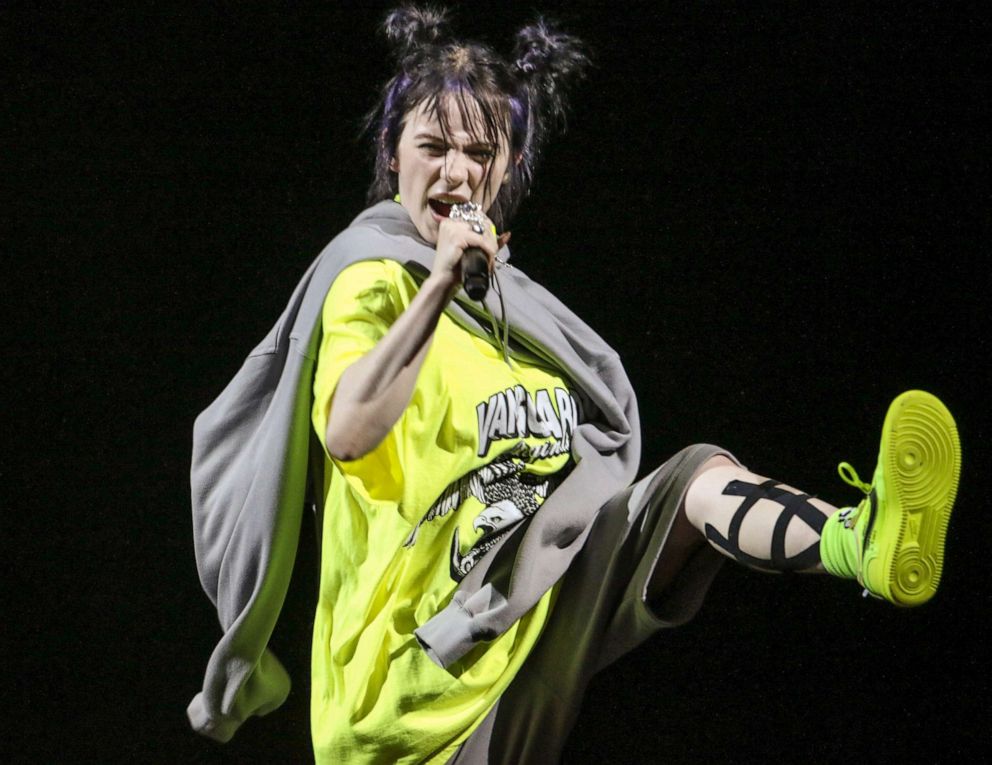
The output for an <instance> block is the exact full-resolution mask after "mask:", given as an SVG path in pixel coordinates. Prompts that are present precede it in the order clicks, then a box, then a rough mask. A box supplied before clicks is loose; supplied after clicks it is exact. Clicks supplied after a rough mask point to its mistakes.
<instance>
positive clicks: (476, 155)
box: [468, 149, 496, 165]
mask: <svg viewBox="0 0 992 765" xmlns="http://www.w3.org/2000/svg"><path fill="white" fill-rule="evenodd" d="M468 155H469V156H470V157H471V158H472V159H474V160H475V161H476V162H478V163H479V164H481V165H484V164H486V163H487V162H489V161H491V160H492V159H493V157H495V156H496V153H495V152H494V151H491V150H489V149H473V150H472V151H470V152H468Z"/></svg>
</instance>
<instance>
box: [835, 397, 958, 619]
mask: <svg viewBox="0 0 992 765" xmlns="http://www.w3.org/2000/svg"><path fill="white" fill-rule="evenodd" d="M837 470H838V472H839V473H840V476H841V478H842V479H843V480H844V482H845V483H847V484H849V485H851V486H855V487H857V488H859V489H861V490H862V491H863V492H864V493H865V495H866V496H865V498H864V499H863V500H862V501H861V503H860V504H859V505H858V506H857V507H856V508H853V507H849V508H844V509H843V510H841V511H839V512H837V513H834V514H833V515H832V516H830V518H828V519H827V522H826V525H825V526H824V528H823V533H822V536H821V539H820V559H821V561H822V562H823V567H824V568H825V569H826V570H827V571H829V572H830V573H831V574H834V575H836V576H842V577H847V578H852V579H855V578H856V579H857V580H858V582H859V583H860V584H861V585H862V587H864V588H865V594H866V595H868V594H871V595H874V596H875V597H878V598H884V599H885V600H888V601H890V602H892V603H895V604H896V605H897V606H918V605H922V604H923V603H926V602H927V601H928V600H930V598H932V597H933V596H934V593H936V592H937V585H938V584H939V583H940V574H941V570H942V569H943V564H944V537H945V535H946V533H947V523H948V521H949V520H950V517H951V510H952V508H953V507H954V497H955V495H956V494H957V490H958V476H959V474H960V472H961V444H960V442H959V441H958V431H957V427H956V426H955V424H954V418H953V417H951V413H950V412H949V411H948V410H947V407H946V406H944V405H943V403H941V401H940V400H939V399H938V398H936V397H935V396H933V395H931V394H929V393H925V392H923V391H921V390H911V391H907V392H906V393H903V394H902V395H900V396H899V397H897V398H896V400H895V401H893V402H892V405H891V406H890V407H889V412H888V414H887V415H886V416H885V424H884V425H883V426H882V444H881V447H880V448H879V452H878V466H877V467H876V468H875V475H874V478H873V479H872V483H871V485H870V486H869V485H868V484H866V483H864V482H863V481H861V479H860V478H859V477H858V474H857V473H856V472H855V470H854V468H853V467H851V466H850V465H849V464H848V463H846V462H842V463H841V464H840V465H838V467H837Z"/></svg>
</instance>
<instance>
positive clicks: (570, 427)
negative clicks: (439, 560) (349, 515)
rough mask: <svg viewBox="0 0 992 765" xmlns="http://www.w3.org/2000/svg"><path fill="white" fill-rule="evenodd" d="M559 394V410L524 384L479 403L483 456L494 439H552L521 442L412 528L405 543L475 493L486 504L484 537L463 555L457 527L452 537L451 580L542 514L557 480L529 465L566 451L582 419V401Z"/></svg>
mask: <svg viewBox="0 0 992 765" xmlns="http://www.w3.org/2000/svg"><path fill="white" fill-rule="evenodd" d="M554 394H555V399H556V400H557V402H558V409H557V411H556V410H555V408H554V406H553V405H552V403H551V394H550V393H549V392H548V391H547V390H546V389H543V388H542V389H541V390H538V391H537V392H536V393H535V394H534V395H533V396H531V394H530V393H529V392H528V391H526V389H524V387H523V386H521V385H517V386H515V387H514V388H508V389H506V390H505V391H500V392H498V393H494V394H493V395H492V396H490V397H489V399H488V400H487V401H483V402H480V403H479V405H478V406H477V407H476V412H477V414H478V421H479V456H480V457H484V456H485V455H486V454H487V453H488V452H489V448H490V446H491V445H492V444H493V442H495V441H500V440H504V439H508V438H517V439H520V438H525V437H527V436H538V437H543V438H548V439H549V440H547V441H544V442H542V443H540V444H536V445H530V444H527V443H526V442H524V441H522V440H521V441H518V442H517V443H516V444H514V446H513V447H512V448H511V449H509V450H508V451H506V452H504V453H503V454H502V455H500V456H499V458H497V459H495V460H493V461H492V462H490V463H489V464H488V465H484V466H483V467H481V468H478V469H477V470H474V471H472V472H471V473H468V474H467V475H465V476H462V477H461V478H459V479H458V480H456V481H454V482H452V483H451V484H449V485H448V487H447V488H446V489H445V490H444V491H443V492H441V496H440V497H438V499H437V500H436V501H435V502H434V504H433V505H432V506H431V508H430V509H429V510H428V511H427V512H426V513H425V514H424V517H423V518H421V519H420V521H419V522H418V523H417V525H416V526H415V527H414V528H413V531H411V532H410V536H409V537H407V539H406V541H405V542H404V543H403V546H404V547H412V546H413V545H414V544H415V543H416V541H417V534H418V532H419V530H420V527H421V526H422V525H423V524H424V523H429V522H430V521H433V520H435V519H438V518H443V517H445V516H447V515H448V514H449V513H451V512H452V511H453V510H455V509H457V508H458V507H460V506H461V505H462V503H463V502H465V501H466V500H467V499H469V498H470V497H471V498H474V499H475V500H476V501H478V502H479V503H480V504H481V505H482V506H483V510H482V512H480V513H479V514H478V515H476V517H475V520H474V521H473V523H472V528H473V529H474V530H475V531H476V532H479V533H480V535H481V536H479V537H478V538H477V539H476V540H475V541H474V543H473V544H472V546H471V547H470V548H469V549H468V550H467V551H466V552H464V553H463V552H462V550H461V534H460V531H459V529H458V528H457V526H456V527H455V530H454V533H453V535H452V539H451V561H450V562H451V568H450V571H451V578H452V579H453V580H454V581H456V582H460V581H461V580H462V579H463V578H464V577H465V576H466V575H467V574H468V572H469V571H471V570H472V568H474V566H475V564H476V563H477V562H478V561H479V559H480V558H481V557H482V556H483V555H485V554H486V553H487V552H488V551H489V550H491V549H492V548H493V547H494V546H495V545H496V544H497V543H498V542H499V541H500V540H501V539H502V538H503V537H504V536H505V535H506V534H507V533H508V532H509V531H510V530H511V529H513V528H514V527H515V526H516V525H517V524H518V523H520V522H521V521H522V520H524V519H525V518H528V517H530V516H531V515H533V514H534V513H536V512H537V510H538V508H540V506H541V504H543V502H544V500H545V499H546V498H547V496H548V495H549V494H550V493H551V490H552V488H553V484H554V485H556V484H557V481H556V480H555V478H554V477H553V476H539V475H534V474H532V473H528V472H526V467H527V465H528V464H531V463H533V462H535V461H537V460H541V459H547V458H549V457H555V456H558V455H562V454H567V453H568V452H569V451H570V449H571V442H572V434H573V433H574V431H575V428H576V425H577V423H578V419H579V409H578V405H577V403H576V401H575V399H574V398H573V397H572V395H571V394H570V393H569V392H568V391H567V390H565V389H564V388H555V390H554Z"/></svg>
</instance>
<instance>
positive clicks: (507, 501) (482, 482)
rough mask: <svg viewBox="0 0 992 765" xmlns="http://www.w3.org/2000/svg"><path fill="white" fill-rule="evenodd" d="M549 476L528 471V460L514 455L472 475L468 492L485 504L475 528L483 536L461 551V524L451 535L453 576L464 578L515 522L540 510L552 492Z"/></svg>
mask: <svg viewBox="0 0 992 765" xmlns="http://www.w3.org/2000/svg"><path fill="white" fill-rule="evenodd" d="M549 486H550V481H549V480H548V479H547V478H543V479H542V477H540V476H535V475H532V474H530V473H525V472H524V463H522V462H520V461H519V460H514V459H512V458H509V459H504V460H497V461H496V462H493V463H490V464H489V465H486V466H485V467H483V468H480V469H479V470H477V471H475V472H474V473H472V474H471V476H469V477H468V481H467V485H466V488H467V489H468V493H469V494H470V495H471V496H473V497H475V498H476V499H477V500H478V501H479V502H481V503H482V504H483V505H484V506H485V508H484V509H483V511H482V512H481V513H479V514H478V515H477V516H476V518H475V521H474V522H473V523H472V528H474V529H475V530H477V531H481V532H482V536H481V537H479V539H478V540H477V541H476V542H475V544H473V545H472V548H471V549H470V550H469V551H468V552H467V553H465V554H464V555H462V554H461V546H460V534H459V530H458V528H455V533H454V535H453V536H452V539H451V578H452V579H454V580H455V581H456V582H460V581H461V580H462V579H463V578H464V577H465V576H466V575H467V574H468V572H469V571H471V570H472V569H473V568H474V567H475V564H476V563H478V562H479V559H480V558H481V557H482V556H483V555H485V554H486V553H487V552H489V550H491V549H492V548H493V547H494V546H495V545H496V543H497V542H499V540H500V539H502V538H503V537H504V536H505V535H506V534H507V533H508V532H509V531H510V529H512V528H513V527H514V526H516V525H517V524H518V523H519V522H520V521H522V520H523V519H524V518H527V517H529V516H531V515H533V514H534V513H536V512H537V509H538V508H539V507H540V506H541V503H542V502H543V501H544V499H545V498H546V497H547V496H548V489H549Z"/></svg>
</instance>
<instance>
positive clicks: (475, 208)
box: [448, 202, 486, 234]
mask: <svg viewBox="0 0 992 765" xmlns="http://www.w3.org/2000/svg"><path fill="white" fill-rule="evenodd" d="M448 217H449V218H451V220H463V221H465V222H466V223H468V224H470V225H471V227H472V230H473V231H474V232H475V233H476V234H481V233H483V232H484V231H485V230H486V228H485V226H484V225H483V223H484V221H485V215H484V214H483V212H482V206H481V205H477V204H476V203H475V202H461V203H460V204H454V205H452V206H451V212H449V213H448Z"/></svg>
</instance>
